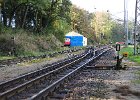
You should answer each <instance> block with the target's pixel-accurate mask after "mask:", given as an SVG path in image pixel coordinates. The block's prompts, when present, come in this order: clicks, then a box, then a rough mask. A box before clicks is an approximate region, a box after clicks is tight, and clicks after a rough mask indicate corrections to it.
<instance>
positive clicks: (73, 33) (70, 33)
mask: <svg viewBox="0 0 140 100" xmlns="http://www.w3.org/2000/svg"><path fill="white" fill-rule="evenodd" d="M65 36H83V35H81V34H79V33H77V32H74V31H72V32H69V33H67V34H66V35H65Z"/></svg>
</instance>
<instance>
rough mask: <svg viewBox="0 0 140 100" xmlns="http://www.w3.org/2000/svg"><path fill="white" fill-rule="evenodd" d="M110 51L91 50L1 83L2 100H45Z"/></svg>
mask: <svg viewBox="0 0 140 100" xmlns="http://www.w3.org/2000/svg"><path fill="white" fill-rule="evenodd" d="M110 49H111V48H108V47H107V46H104V47H102V48H100V49H97V50H94V51H92V50H91V49H89V50H88V52H85V53H83V54H81V55H77V56H74V57H73V58H70V59H66V60H64V61H61V62H57V63H54V64H52V65H50V66H46V67H45V68H43V69H41V70H37V71H34V72H31V73H28V74H25V75H23V76H20V77H18V78H15V79H13V80H10V81H7V82H4V83H1V84H0V100H25V99H26V100H45V99H46V98H47V95H49V94H50V93H52V92H53V91H54V90H56V89H57V88H58V87H59V86H60V85H62V84H63V82H65V81H68V80H69V79H70V78H71V77H73V76H74V75H75V74H76V73H77V72H78V71H79V70H81V69H82V68H83V67H85V66H86V65H87V64H89V63H90V62H92V61H93V60H95V59H97V58H98V57H100V56H101V55H103V54H104V53H105V52H107V51H108V50H110ZM93 52H94V53H93ZM93 54H94V55H93Z"/></svg>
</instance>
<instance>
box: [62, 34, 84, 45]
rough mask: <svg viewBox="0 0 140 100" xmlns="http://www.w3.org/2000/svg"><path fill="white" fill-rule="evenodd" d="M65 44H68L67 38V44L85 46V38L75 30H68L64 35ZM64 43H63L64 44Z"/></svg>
mask: <svg viewBox="0 0 140 100" xmlns="http://www.w3.org/2000/svg"><path fill="white" fill-rule="evenodd" d="M65 38H66V39H65V40H67V41H65V44H66V45H67V44H68V40H69V43H70V44H69V46H71V47H74V46H87V38H86V37H84V36H83V35H81V34H79V33H77V32H74V31H72V32H69V33H67V34H66V35H65ZM65 44H64V45H65Z"/></svg>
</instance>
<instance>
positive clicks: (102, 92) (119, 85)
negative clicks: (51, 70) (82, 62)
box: [65, 66, 140, 100]
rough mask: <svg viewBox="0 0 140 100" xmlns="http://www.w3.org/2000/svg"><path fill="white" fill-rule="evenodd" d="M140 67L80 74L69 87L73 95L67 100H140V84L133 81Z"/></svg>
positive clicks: (87, 71) (88, 70)
mask: <svg viewBox="0 0 140 100" xmlns="http://www.w3.org/2000/svg"><path fill="white" fill-rule="evenodd" d="M137 70H140V66H129V68H128V69H127V70H117V71H116V70H91V69H87V70H84V71H83V72H81V73H80V75H78V76H80V77H77V78H75V79H74V80H73V81H72V82H71V83H70V84H69V85H68V86H69V87H70V89H71V91H73V92H72V93H70V96H69V97H68V98H66V99H65V100H140V84H136V83H134V82H133V81H134V80H136V79H138V78H139V77H138V76H136V74H134V73H135V72H136V71H137Z"/></svg>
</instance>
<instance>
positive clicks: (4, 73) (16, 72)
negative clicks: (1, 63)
mask: <svg viewBox="0 0 140 100" xmlns="http://www.w3.org/2000/svg"><path fill="white" fill-rule="evenodd" d="M82 52H84V51H78V52H72V54H62V55H57V56H55V57H52V58H47V59H44V60H43V61H41V62H40V61H39V62H38V63H33V62H26V63H20V64H16V65H12V66H6V67H0V83H1V82H4V81H7V80H9V79H13V78H16V77H17V76H20V75H23V74H26V73H29V72H31V71H35V70H37V69H41V68H43V66H44V65H47V64H51V63H53V62H56V61H59V60H62V59H65V58H68V57H71V56H73V55H74V54H80V53H82Z"/></svg>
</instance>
